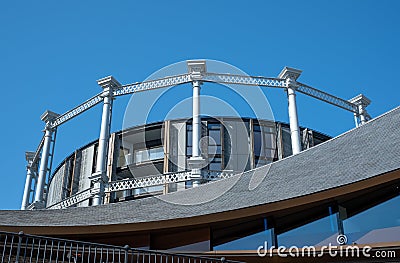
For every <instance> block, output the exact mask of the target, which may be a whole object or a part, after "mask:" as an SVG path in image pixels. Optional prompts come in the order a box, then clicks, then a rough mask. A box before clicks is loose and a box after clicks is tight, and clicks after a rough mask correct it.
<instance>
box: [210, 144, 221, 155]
mask: <svg viewBox="0 0 400 263" xmlns="http://www.w3.org/2000/svg"><path fill="white" fill-rule="evenodd" d="M208 153H209V154H221V153H222V149H221V146H214V145H210V146H208Z"/></svg>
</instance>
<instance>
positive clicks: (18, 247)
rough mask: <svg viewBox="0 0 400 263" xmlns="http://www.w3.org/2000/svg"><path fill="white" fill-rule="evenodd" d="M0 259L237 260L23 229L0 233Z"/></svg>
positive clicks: (165, 262) (123, 262) (173, 262)
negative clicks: (45, 235)
mask: <svg viewBox="0 0 400 263" xmlns="http://www.w3.org/2000/svg"><path fill="white" fill-rule="evenodd" d="M0 262H1V263H3V262H13V263H14V262H16V263H21V262H29V263H32V262H35V263H38V262H41V263H47V262H49V263H50V262H55V263H58V262H63V263H65V262H68V263H84V262H85V263H90V262H99V263H103V262H104V263H107V262H113V263H139V262H140V263H217V262H219V263H221V262H226V263H234V262H237V261H230V260H225V259H224V258H205V257H198V256H192V255H184V254H174V253H166V252H160V251H152V250H142V249H133V248H130V247H129V246H125V247H119V246H112V245H104V244H97V243H90V242H81V241H73V240H66V239H58V238H49V237H43V236H34V235H26V234H24V233H23V232H20V233H8V232H0Z"/></svg>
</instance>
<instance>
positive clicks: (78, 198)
mask: <svg viewBox="0 0 400 263" xmlns="http://www.w3.org/2000/svg"><path fill="white" fill-rule="evenodd" d="M91 197H93V193H92V188H88V189H86V190H83V191H82V192H79V193H76V194H74V195H73V196H70V197H68V198H67V199H65V200H63V201H61V202H58V203H55V204H53V205H51V206H49V207H47V209H63V208H68V207H71V206H73V205H76V204H78V203H80V202H83V201H85V200H88V199H89V198H91Z"/></svg>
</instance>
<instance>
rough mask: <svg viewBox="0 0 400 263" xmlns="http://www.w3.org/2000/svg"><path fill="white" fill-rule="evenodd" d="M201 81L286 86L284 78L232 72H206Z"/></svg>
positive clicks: (275, 86) (273, 86)
mask: <svg viewBox="0 0 400 263" xmlns="http://www.w3.org/2000/svg"><path fill="white" fill-rule="evenodd" d="M202 81H205V82H215V83H224V84H239V85H248V86H262V87H271V88H284V87H286V80H284V79H278V78H266V77H252V76H244V75H234V74H221V73H206V74H205V76H203V78H202Z"/></svg>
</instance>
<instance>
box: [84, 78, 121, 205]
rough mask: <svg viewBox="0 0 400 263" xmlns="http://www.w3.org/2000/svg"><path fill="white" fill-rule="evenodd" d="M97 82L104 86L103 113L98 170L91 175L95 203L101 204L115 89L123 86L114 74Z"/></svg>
mask: <svg viewBox="0 0 400 263" xmlns="http://www.w3.org/2000/svg"><path fill="white" fill-rule="evenodd" d="M97 84H99V85H100V86H101V87H102V88H103V113H102V118H101V129H100V137H99V145H98V151H97V159H96V172H95V173H94V174H93V175H92V176H91V177H90V180H92V182H93V188H94V189H93V193H94V198H93V205H100V204H102V202H103V196H104V184H105V183H106V182H107V176H106V163H107V151H108V142H109V139H110V125H111V115H112V114H111V113H112V102H113V91H114V90H115V89H116V88H118V87H120V86H121V84H120V83H119V82H118V81H117V80H116V79H114V77H112V76H109V77H105V78H103V79H100V80H98V81H97Z"/></svg>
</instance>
